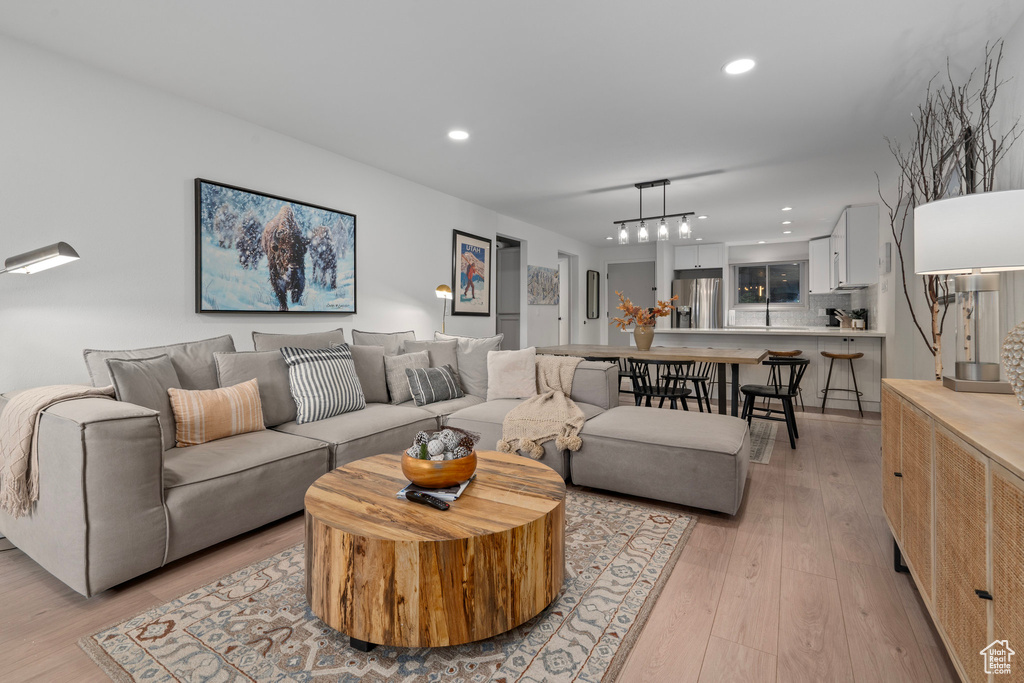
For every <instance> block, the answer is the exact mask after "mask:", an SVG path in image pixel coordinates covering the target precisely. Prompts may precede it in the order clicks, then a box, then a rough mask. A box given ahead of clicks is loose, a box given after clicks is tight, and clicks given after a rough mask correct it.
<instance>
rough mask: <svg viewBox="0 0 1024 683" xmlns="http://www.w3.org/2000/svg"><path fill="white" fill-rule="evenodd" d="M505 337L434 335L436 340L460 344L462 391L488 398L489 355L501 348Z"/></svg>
mask: <svg viewBox="0 0 1024 683" xmlns="http://www.w3.org/2000/svg"><path fill="white" fill-rule="evenodd" d="M504 338H505V335H503V334H499V335H495V336H493V337H483V338H477V337H456V336H455V335H451V334H441V333H440V332H435V333H434V339H437V340H452V339H455V340H456V341H458V342H459V349H458V356H459V379H460V380H462V390H463V391H465V392H466V393H467V394H470V395H472V396H479V397H480V398H483V399H486V398H487V354H488V353H490V352H491V351H497V350H498V349H499V348H500V347H501V340H502V339H504Z"/></svg>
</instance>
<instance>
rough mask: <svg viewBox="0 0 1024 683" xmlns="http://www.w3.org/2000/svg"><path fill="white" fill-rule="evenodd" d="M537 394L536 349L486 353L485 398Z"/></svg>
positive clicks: (521, 396)
mask: <svg viewBox="0 0 1024 683" xmlns="http://www.w3.org/2000/svg"><path fill="white" fill-rule="evenodd" d="M536 395H537V349H536V347H533V346H531V347H530V348H528V349H522V350H520V351H491V352H490V353H488V354H487V400H488V401H494V400H496V399H499V398H530V397H531V396H536Z"/></svg>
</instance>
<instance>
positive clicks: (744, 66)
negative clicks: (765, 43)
mask: <svg viewBox="0 0 1024 683" xmlns="http://www.w3.org/2000/svg"><path fill="white" fill-rule="evenodd" d="M754 66H756V62H754V60H753V59H749V58H746V57H744V58H743V59H734V60H733V61H731V62H729V63H728V64H726V65H725V66H723V67H722V71H724V72H725V73H727V74H729V75H730V76H736V75H738V74H745V73H747V72H748V71H750V70H751V69H753V68H754Z"/></svg>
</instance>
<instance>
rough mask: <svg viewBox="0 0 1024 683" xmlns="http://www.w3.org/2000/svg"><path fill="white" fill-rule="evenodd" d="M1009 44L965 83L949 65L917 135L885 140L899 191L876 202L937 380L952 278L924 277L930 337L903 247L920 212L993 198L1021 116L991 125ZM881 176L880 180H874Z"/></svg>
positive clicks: (991, 52)
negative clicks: (937, 204)
mask: <svg viewBox="0 0 1024 683" xmlns="http://www.w3.org/2000/svg"><path fill="white" fill-rule="evenodd" d="M1002 60H1003V41H1002V40H1000V41H998V42H996V43H995V44H994V45H986V46H985V63H984V64H983V65H982V67H981V69H980V70H979V69H975V70H974V71H972V72H971V73H970V75H969V76H968V77H967V79H966V81H964V82H963V83H962V84H957V83H956V81H955V80H954V78H953V74H952V71H951V69H950V65H949V61H948V60H947V62H946V82H944V83H941V84H940V85H938V86H936V83H935V82H936V79H937V78H938V76H936V77H935V78H933V79H932V80H931V81H930V82H929V83H928V88H927V90H925V98H924V102H923V103H922V104H919V105H918V107H917V113H916V114H915V115H914V133H913V137H912V138H911V140H910V142H909V143H908V144H905V145H904V144H901V143H900V142H898V141H896V142H894V141H893V140H891V139H890V138H888V137H887V138H886V139H885V140H886V142H887V143H888V144H889V151H890V152H892V155H893V157H894V158H895V159H896V164H897V166H899V169H900V175H899V179H898V180H897V182H896V187H895V192H894V194H893V195H891V196H889V197H887V196H886V194H885V193H883V191H882V186H881V180H879V181H878V196H879V197H880V198H881V200H882V203H883V204H884V205H885V207H886V209H887V210H888V216H889V225H890V227H891V229H892V236H893V242H894V243H895V245H896V254H897V256H899V264H900V276H901V278H902V284H903V295H904V296H905V297H906V300H907V306H908V307H909V309H910V317H911V319H912V320H913V322H914V326H915V327H916V328H917V331H918V333H919V334H920V336H921V339H922V340H923V341H924V343H925V345H927V347H928V350H929V352H930V353H931V354H932V355H933V356H934V357H935V378H936V379H940V378H941V377H942V331H943V328H944V326H945V323H946V313H947V312H948V310H949V304H950V303H951V297H950V281H949V276H946V275H923V276H921V286H922V288H923V289H924V296H925V301H926V303H927V305H928V309H929V313H930V315H931V329H930V331H929V333H925V330H924V327H923V326H922V325H921V322H920V319H919V317H918V314H917V311H915V309H914V302H913V299H912V298H911V294H910V293H911V284H910V282H908V281H907V271H906V263H905V261H904V257H903V245H904V240H905V238H906V236H907V234H906V229H907V227H908V222H909V221H910V218H911V215H912V212H913V210H914V207H915V206H919V205H921V204H926V203H928V202H931V201H935V200H937V199H944V198H947V197H956V196H959V195H963V194H971V193H974V192H990V191H991V190H992V189H993V187H994V186H995V171H996V167H997V166H998V165H999V162H1000V161H1002V159H1003V158H1004V157H1005V156H1006V153H1007V152H1008V151H1009V149H1010V147H1011V146H1012V145H1013V143H1014V142H1016V140H1017V138H1019V137H1020V135H1021V132H1022V131H1021V129H1020V117H1017V119H1016V120H1015V121H1013V123H1012V125H1010V126H1008V127H1005V128H1002V131H1001V130H1000V124H1001V122H999V121H996V120H995V119H994V118H993V110H994V108H995V102H996V96H997V95H998V93H999V88H1000V86H1002V85H1003V84H1005V83H1006V80H1003V79H1001V77H1000V75H999V65H1000V63H1001V62H1002ZM875 177H876V178H877V177H878V176H877V174H876V176H875Z"/></svg>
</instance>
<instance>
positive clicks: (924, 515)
mask: <svg viewBox="0 0 1024 683" xmlns="http://www.w3.org/2000/svg"><path fill="white" fill-rule="evenodd" d="M882 502H883V507H884V509H885V517H886V520H887V521H888V523H889V528H890V529H891V530H892V534H893V538H894V539H895V540H896V544H897V545H898V547H899V551H900V553H901V554H902V556H903V561H904V562H905V563H906V565H907V567H908V568H909V569H910V573H911V576H913V578H914V582H915V583H916V584H917V587H918V589H919V591H920V593H921V597H922V598H923V599H924V602H925V605H926V606H927V608H928V611H929V613H930V614H931V618H932V621H933V622H934V623H935V626H936V628H937V629H938V631H939V633H940V634H941V636H942V639H943V641H944V642H945V644H946V649H947V650H948V651H949V655H950V658H951V659H952V660H953V664H954V665H955V666H956V668H957V671H958V672H959V674H960V677H961V678H962V679H963V680H964V681H971V682H972V683H973V682H974V681H992V680H1024V411H1022V410H1021V409H1020V408H1019V407H1018V406H1017V400H1016V398H1014V397H1013V396H1006V395H996V394H971V393H964V392H954V391H951V390H949V389H946V388H945V387H943V386H942V383H941V382H927V381H916V380H895V379H886V380H883V382H882ZM995 640H1006V641H1008V644H1009V647H1010V648H1011V649H1013V650H1015V652H1017V653H1018V654H1017V655H1016V656H1014V657H1012V658H1011V665H1012V673H1011V675H1010V676H998V677H996V676H994V675H990V674H986V673H985V666H984V665H985V662H984V659H985V658H984V657H983V656H982V655H981V654H980V653H981V651H982V650H983V649H985V648H986V647H987V646H988V645H989V643H992V642H993V641H995Z"/></svg>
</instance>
